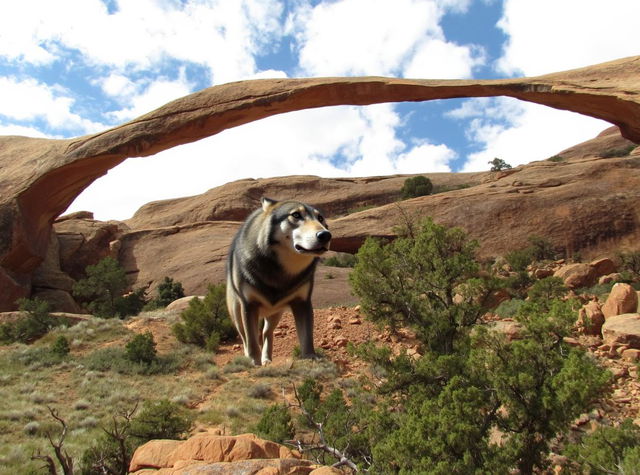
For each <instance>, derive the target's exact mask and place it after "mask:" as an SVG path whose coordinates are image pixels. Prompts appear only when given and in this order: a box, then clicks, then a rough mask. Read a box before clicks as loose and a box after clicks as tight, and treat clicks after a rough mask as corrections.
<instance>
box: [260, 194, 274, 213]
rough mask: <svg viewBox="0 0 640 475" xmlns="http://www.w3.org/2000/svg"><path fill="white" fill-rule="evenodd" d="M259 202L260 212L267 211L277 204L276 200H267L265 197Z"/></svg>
mask: <svg viewBox="0 0 640 475" xmlns="http://www.w3.org/2000/svg"><path fill="white" fill-rule="evenodd" d="M260 202H261V203H262V210H263V211H267V210H268V209H269V208H270V207H271V206H273V205H274V204H276V203H277V201H276V200H272V199H271V198H267V197H266V196H263V197H262V198H261V199H260Z"/></svg>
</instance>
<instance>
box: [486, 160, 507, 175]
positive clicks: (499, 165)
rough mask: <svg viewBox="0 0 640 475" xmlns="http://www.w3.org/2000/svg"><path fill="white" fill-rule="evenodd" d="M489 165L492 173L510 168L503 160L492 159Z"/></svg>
mask: <svg viewBox="0 0 640 475" xmlns="http://www.w3.org/2000/svg"><path fill="white" fill-rule="evenodd" d="M488 163H489V165H491V171H492V172H499V171H502V170H510V169H511V168H512V167H511V165H509V164H508V163H507V162H505V161H504V160H503V159H501V158H498V157H496V158H494V159H493V160H490V161H489V162H488Z"/></svg>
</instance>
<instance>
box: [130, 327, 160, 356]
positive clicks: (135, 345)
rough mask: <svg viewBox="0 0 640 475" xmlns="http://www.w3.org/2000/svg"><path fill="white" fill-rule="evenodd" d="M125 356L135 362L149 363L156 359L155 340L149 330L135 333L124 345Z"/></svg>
mask: <svg viewBox="0 0 640 475" xmlns="http://www.w3.org/2000/svg"><path fill="white" fill-rule="evenodd" d="M125 356H126V357H127V359H129V360H131V361H133V362H135V363H144V364H151V363H153V362H154V361H156V359H157V357H158V356H157V353H156V342H155V341H154V339H153V334H152V333H151V332H149V331H148V332H145V333H141V334H137V335H135V336H134V337H133V338H132V339H131V341H129V342H128V343H127V345H126V346H125Z"/></svg>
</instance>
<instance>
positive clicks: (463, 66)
mask: <svg viewBox="0 0 640 475" xmlns="http://www.w3.org/2000/svg"><path fill="white" fill-rule="evenodd" d="M445 58H446V60H445ZM484 62H485V54H484V50H483V49H482V48H479V47H474V46H459V45H456V44H454V43H449V42H446V41H443V40H440V39H430V40H426V41H424V42H423V43H421V44H420V45H419V46H418V48H417V49H416V52H415V54H414V55H413V57H412V58H411V60H410V61H409V63H408V64H407V66H406V67H405V68H404V71H403V73H402V75H403V76H404V77H409V78H424V79H466V78H470V77H472V76H473V68H474V67H476V66H480V65H482V64H483V63H484Z"/></svg>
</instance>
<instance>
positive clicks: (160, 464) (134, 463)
mask: <svg viewBox="0 0 640 475" xmlns="http://www.w3.org/2000/svg"><path fill="white" fill-rule="evenodd" d="M183 443H184V442H183V441H181V440H164V439H159V440H150V441H149V442H147V443H145V444H143V445H141V446H140V447H138V448H137V449H136V451H135V452H134V454H133V457H132V458H131V463H130V464H129V471H130V472H136V471H138V470H142V469H143V468H155V469H158V468H165V467H171V466H172V465H170V464H169V455H170V454H171V453H172V452H173V451H174V450H175V449H177V448H178V447H179V446H180V445H182V444H183Z"/></svg>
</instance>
